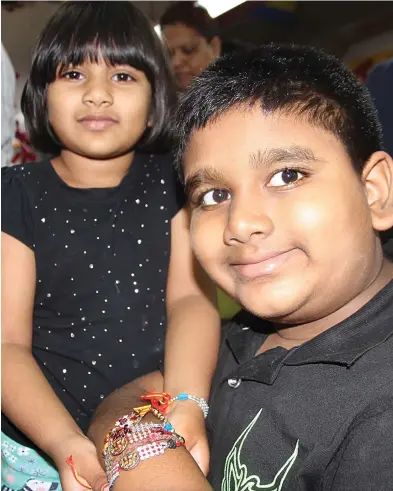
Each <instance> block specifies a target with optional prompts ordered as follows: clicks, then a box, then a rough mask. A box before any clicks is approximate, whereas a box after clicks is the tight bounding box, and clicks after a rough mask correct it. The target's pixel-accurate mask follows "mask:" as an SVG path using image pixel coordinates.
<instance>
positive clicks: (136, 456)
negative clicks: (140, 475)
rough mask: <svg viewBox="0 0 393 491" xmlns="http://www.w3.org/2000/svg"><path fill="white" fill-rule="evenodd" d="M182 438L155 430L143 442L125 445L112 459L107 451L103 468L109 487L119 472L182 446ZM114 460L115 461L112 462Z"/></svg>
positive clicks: (164, 431) (158, 429)
mask: <svg viewBox="0 0 393 491" xmlns="http://www.w3.org/2000/svg"><path fill="white" fill-rule="evenodd" d="M184 443H185V442H184V438H182V437H181V436H180V435H177V433H175V432H168V431H166V430H164V429H163V428H155V429H154V430H151V433H150V434H149V435H147V436H146V437H145V438H144V440H143V441H139V442H133V443H132V444H131V445H127V446H126V448H125V449H124V450H126V449H127V452H126V453H125V452H124V450H123V452H122V453H121V454H120V455H118V456H115V458H114V459H112V456H111V453H110V452H109V451H107V452H106V454H105V456H104V457H105V468H106V473H107V479H108V482H109V487H110V488H112V486H113V484H114V482H115V481H116V479H117V478H118V477H119V475H120V470H126V471H127V470H131V469H134V468H135V467H136V466H137V465H138V464H139V463H140V462H141V461H143V460H147V459H149V458H152V457H156V456H159V455H162V454H163V453H164V452H165V451H166V450H169V449H175V448H178V447H181V446H184ZM113 460H115V461H113Z"/></svg>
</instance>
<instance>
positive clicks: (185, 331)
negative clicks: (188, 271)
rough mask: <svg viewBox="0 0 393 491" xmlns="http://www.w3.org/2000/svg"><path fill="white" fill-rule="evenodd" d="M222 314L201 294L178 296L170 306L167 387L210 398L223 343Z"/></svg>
mask: <svg viewBox="0 0 393 491" xmlns="http://www.w3.org/2000/svg"><path fill="white" fill-rule="evenodd" d="M220 325H221V324H220V317H219V314H218V312H217V309H216V307H215V305H214V304H213V303H211V302H209V301H208V300H207V299H206V298H205V297H203V296H201V295H190V296H188V297H185V298H182V299H179V300H177V301H176V302H175V303H174V304H173V305H172V306H170V307H169V308H168V330H167V335H166V350H165V381H164V390H165V392H169V393H170V394H171V395H177V394H178V393H179V392H188V393H190V394H193V395H196V396H198V397H204V398H206V399H207V398H208V396H209V392H210V384H211V379H212V376H213V373H214V370H215V368H216V362H217V356H218V349H219V343H220V335H221V327H220Z"/></svg>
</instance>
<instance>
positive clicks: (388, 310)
mask: <svg viewBox="0 0 393 491" xmlns="http://www.w3.org/2000/svg"><path fill="white" fill-rule="evenodd" d="M267 327H268V324H267V323H265V322H263V321H261V320H259V319H256V318H255V317H252V316H250V315H246V314H240V315H239V316H238V317H237V322H234V323H232V324H231V325H230V326H229V328H228V329H227V332H226V335H225V340H224V343H223V345H222V348H221V353H220V359H219V365H218V369H217V372H216V378H215V382H214V384H213V391H212V396H211V400H210V404H211V409H210V415H209V419H208V429H209V433H210V436H211V464H210V469H211V475H210V481H211V483H212V484H213V487H214V490H215V491H257V490H258V491H259V490H264V491H317V490H318V491H328V490H329V491H332V490H334V491H366V490H367V491H371V490H372V491H388V490H393V335H392V334H393V281H391V282H390V283H389V284H388V285H387V286H386V287H385V288H384V289H383V290H381V291H380V292H379V293H378V294H377V295H376V296H375V297H374V298H373V299H372V300H371V301H370V302H369V303H368V304H367V305H365V306H364V307H363V308H362V309H361V310H359V311H358V312H357V313H355V314H354V315H353V316H351V317H350V318H348V319H346V320H345V321H344V322H342V323H340V324H338V325H336V326H334V327H333V328H331V329H329V330H328V331H326V332H324V333H323V334H321V335H319V336H317V337H316V338H314V339H312V340H311V341H309V342H307V343H305V344H303V345H302V346H300V347H298V348H293V349H291V350H289V351H287V350H285V349H284V348H275V349H272V350H269V351H266V352H265V353H263V354H260V355H258V356H256V357H254V354H255V353H256V351H257V350H258V349H259V347H260V346H261V344H262V343H263V341H264V340H265V339H266V336H267V334H266V332H267Z"/></svg>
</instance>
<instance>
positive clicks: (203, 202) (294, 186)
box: [184, 108, 381, 324]
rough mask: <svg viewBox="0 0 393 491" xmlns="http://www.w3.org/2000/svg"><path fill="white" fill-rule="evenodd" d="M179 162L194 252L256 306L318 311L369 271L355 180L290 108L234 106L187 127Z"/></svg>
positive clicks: (285, 316) (256, 309)
mask: <svg viewBox="0 0 393 491" xmlns="http://www.w3.org/2000/svg"><path fill="white" fill-rule="evenodd" d="M184 165H185V168H184V171H185V178H186V184H187V189H188V192H189V201H190V205H191V237H192V243H193V248H194V251H195V253H196V255H197V257H198V259H199V260H200V262H201V264H202V266H203V267H204V268H205V269H206V271H207V272H208V274H209V275H210V276H211V277H212V278H213V279H214V280H215V281H216V282H217V283H218V284H219V285H220V286H221V287H222V288H223V289H224V290H226V291H227V292H228V293H229V294H230V295H231V296H233V297H235V298H236V299H237V300H238V301H239V302H240V303H241V304H242V305H243V306H244V307H245V308H246V309H248V310H250V311H251V312H253V313H255V314H256V315H259V316H261V317H264V318H268V319H271V320H273V321H275V322H279V323H288V324H291V323H307V322H310V321H314V320H317V319H320V318H324V317H326V316H329V314H332V313H334V312H335V311H336V310H337V309H339V308H341V307H343V306H345V305H346V304H347V303H348V302H350V301H351V300H353V299H355V298H356V296H357V295H359V294H360V293H361V292H362V291H363V290H365V289H366V288H367V286H369V284H370V283H372V281H373V279H374V278H375V277H376V275H377V273H378V269H379V268H380V266H381V254H380V245H379V239H378V238H377V236H376V234H375V233H374V231H373V224H372V218H371V213H370V209H369V206H368V202H367V196H366V191H365V187H364V185H363V184H362V180H361V177H360V176H359V175H358V174H356V172H355V170H354V169H353V166H352V164H351V161H350V159H349V157H348V155H347V153H346V152H345V149H344V147H343V145H342V144H341V142H340V141H339V140H338V139H337V138H335V137H334V136H333V135H332V134H331V133H329V132H327V131H324V130H323V129H320V128H317V127H315V126H312V125H310V124H309V123H308V122H306V121H305V120H304V119H303V120H302V119H301V118H300V117H296V116H284V115H281V116H280V115H278V114H272V115H267V116H266V115H264V114H263V112H262V111H261V109H259V108H254V109H252V110H249V109H244V110H239V109H236V110H235V109H234V110H231V111H229V112H227V113H226V114H224V115H223V116H221V117H220V118H219V119H218V120H216V121H214V122H213V123H211V124H208V125H207V127H206V128H204V129H202V130H199V131H196V132H194V133H193V135H192V136H191V138H190V141H189V144H188V146H187V150H186V153H185V159H184Z"/></svg>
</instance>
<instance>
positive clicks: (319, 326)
mask: <svg viewBox="0 0 393 491" xmlns="http://www.w3.org/2000/svg"><path fill="white" fill-rule="evenodd" d="M392 279H393V264H392V263H391V262H390V261H387V260H386V259H383V261H382V264H381V267H380V268H379V271H378V274H377V275H376V276H375V278H374V279H373V281H372V282H370V284H369V285H368V286H367V287H366V288H365V289H364V290H363V291H362V292H361V293H360V294H359V295H357V296H356V297H355V298H354V299H353V300H351V301H350V302H348V303H347V304H346V305H345V306H344V307H342V308H340V309H338V310H337V311H336V312H333V313H332V314H330V315H328V316H326V317H324V318H322V319H317V320H315V321H312V322H307V323H305V324H300V325H291V326H289V325H285V324H275V325H274V329H275V332H274V333H273V334H271V335H269V337H268V339H267V340H266V341H265V343H264V344H263V345H262V346H261V348H260V349H259V350H258V353H262V352H264V351H267V350H268V349H272V348H275V347H278V346H282V347H283V348H286V349H291V348H294V347H295V346H300V345H301V344H304V343H306V342H307V341H310V340H311V339H313V338H315V337H316V336H318V335H319V334H321V333H323V332H324V331H327V330H328V329H330V328H331V327H333V326H335V325H337V324H339V323H340V322H343V321H344V320H345V319H348V318H349V317H350V316H351V315H353V314H354V313H355V312H357V311H358V310H360V309H361V308H362V307H363V306H364V305H365V304H366V303H367V302H369V301H370V300H371V299H372V298H373V297H375V295H376V294H377V293H378V292H379V291H380V290H382V288H384V287H385V286H386V285H387V284H388V283H389V282H390V281H391V280H392Z"/></svg>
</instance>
